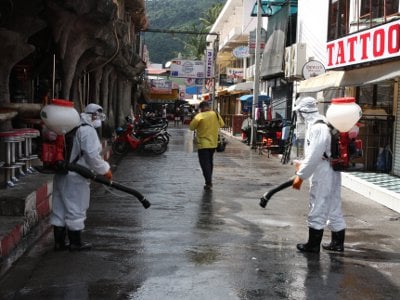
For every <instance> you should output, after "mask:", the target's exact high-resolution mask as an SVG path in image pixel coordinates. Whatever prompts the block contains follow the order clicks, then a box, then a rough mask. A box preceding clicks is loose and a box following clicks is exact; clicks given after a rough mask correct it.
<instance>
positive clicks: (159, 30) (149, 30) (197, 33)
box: [142, 28, 219, 36]
mask: <svg viewBox="0 0 400 300" xmlns="http://www.w3.org/2000/svg"><path fill="white" fill-rule="evenodd" d="M142 32H159V33H172V34H195V35H216V36H219V33H216V32H201V31H191V30H169V29H158V28H147V29H146V30H142Z"/></svg>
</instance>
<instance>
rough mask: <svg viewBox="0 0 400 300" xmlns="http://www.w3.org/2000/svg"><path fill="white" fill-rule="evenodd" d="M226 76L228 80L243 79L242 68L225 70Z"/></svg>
mask: <svg viewBox="0 0 400 300" xmlns="http://www.w3.org/2000/svg"><path fill="white" fill-rule="evenodd" d="M226 75H227V76H228V77H229V78H240V79H242V78H243V68H226Z"/></svg>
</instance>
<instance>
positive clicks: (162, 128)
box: [126, 116, 171, 143]
mask: <svg viewBox="0 0 400 300" xmlns="http://www.w3.org/2000/svg"><path fill="white" fill-rule="evenodd" d="M145 120H146V119H143V118H141V117H138V118H136V119H135V120H133V119H132V118H131V117H130V116H128V117H126V122H127V123H128V124H129V123H133V124H134V130H135V132H136V133H137V134H138V135H141V133H142V132H143V131H144V132H149V131H150V130H154V131H159V133H160V135H161V136H162V137H163V138H164V139H165V141H166V142H167V143H169V138H170V137H171V135H170V134H169V133H168V132H167V128H168V122H164V121H162V120H160V121H158V122H153V123H150V122H146V121H145Z"/></svg>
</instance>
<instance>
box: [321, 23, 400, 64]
mask: <svg viewBox="0 0 400 300" xmlns="http://www.w3.org/2000/svg"><path fill="white" fill-rule="evenodd" d="M326 50H327V64H326V65H327V67H326V68H327V69H334V68H339V67H345V66H349V65H354V64H361V63H366V62H370V61H376V60H382V59H388V58H393V57H398V56H400V21H399V20H397V21H394V22H391V23H386V24H384V25H381V26H377V27H374V28H372V29H369V30H365V31H360V32H357V33H355V34H351V35H348V36H346V37H344V38H341V39H337V40H334V41H331V42H328V43H327V44H326Z"/></svg>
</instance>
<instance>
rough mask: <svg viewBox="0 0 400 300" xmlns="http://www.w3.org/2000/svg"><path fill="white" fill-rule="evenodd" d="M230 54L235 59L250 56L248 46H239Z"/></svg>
mask: <svg viewBox="0 0 400 300" xmlns="http://www.w3.org/2000/svg"><path fill="white" fill-rule="evenodd" d="M232 54H233V56H234V57H236V58H246V57H249V56H250V53H249V47H248V46H239V47H236V48H235V49H233V51H232Z"/></svg>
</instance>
